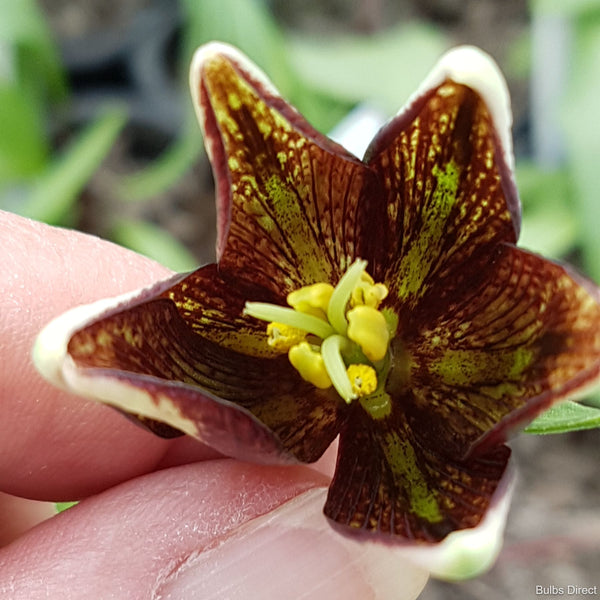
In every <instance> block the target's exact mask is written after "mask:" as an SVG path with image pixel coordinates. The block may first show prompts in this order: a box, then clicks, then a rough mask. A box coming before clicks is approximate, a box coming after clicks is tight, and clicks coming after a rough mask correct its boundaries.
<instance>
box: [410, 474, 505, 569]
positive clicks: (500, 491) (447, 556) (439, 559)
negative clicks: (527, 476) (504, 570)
mask: <svg viewBox="0 0 600 600" xmlns="http://www.w3.org/2000/svg"><path fill="white" fill-rule="evenodd" d="M515 481H516V474H515V469H514V467H513V466H512V463H509V465H508V467H507V469H506V472H505V473H504V475H503V477H502V479H501V480H500V483H499V485H498V487H497V488H496V492H495V493H494V495H493V497H492V501H491V503H490V507H489V508H488V510H487V512H486V514H485V515H484V517H483V519H482V521H481V523H479V525H477V527H473V528H472V529H463V530H461V531H455V532H453V533H451V534H450V535H448V536H447V537H446V538H445V539H444V540H443V541H441V542H440V543H439V544H436V545H432V546H411V547H406V548H405V551H406V557H407V558H408V559H410V560H411V561H412V562H414V563H415V564H417V565H419V566H421V567H423V568H425V569H427V570H428V571H429V572H430V573H431V575H432V576H433V577H436V578H438V579H445V580H448V581H461V580H464V579H471V578H473V577H477V576H478V575H481V574H482V573H484V572H485V571H487V570H489V569H490V568H491V567H492V565H493V564H494V562H495V561H496V559H497V558H498V554H499V553H500V550H501V549H502V543H503V539H504V528H505V525H506V518H507V515H508V509H509V506H510V501H511V498H512V494H513V491H514V487H515Z"/></svg>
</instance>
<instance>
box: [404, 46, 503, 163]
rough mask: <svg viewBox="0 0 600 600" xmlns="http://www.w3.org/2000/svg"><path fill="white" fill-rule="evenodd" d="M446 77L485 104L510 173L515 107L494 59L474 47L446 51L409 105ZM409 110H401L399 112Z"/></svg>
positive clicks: (461, 47)
mask: <svg viewBox="0 0 600 600" xmlns="http://www.w3.org/2000/svg"><path fill="white" fill-rule="evenodd" d="M446 79H451V80H452V81H455V82H456V83H462V84H463V85H466V86H468V87H470V88H472V89H474V90H475V91H476V92H477V93H478V94H479V95H480V96H481V97H482V98H483V100H484V102H485V103H486V105H487V107H488V110H489V111H490V114H491V117H492V120H493V121H494V125H495V127H496V130H497V132H498V135H499V136H500V143H501V144H502V148H503V151H504V159H505V160H506V165H507V166H508V168H509V169H510V171H511V172H513V171H514V168H515V159H514V154H513V145H512V134H511V128H512V110H511V106H510V95H509V93H508V87H507V85H506V80H505V79H504V75H503V74H502V71H500V68H499V67H498V65H497V64H496V62H495V61H494V59H493V58H492V57H491V56H490V55H489V54H487V53H485V52H483V50H480V49H479V48H476V47H475V46H458V47H456V48H452V49H451V50H449V51H448V52H446V54H444V55H443V56H442V57H441V58H440V60H439V61H438V62H437V64H436V65H435V66H434V67H433V69H432V70H431V71H430V73H429V75H427V77H426V78H425V79H424V80H423V82H422V83H421V85H420V86H419V87H418V88H417V91H416V92H415V93H414V94H413V95H412V96H411V97H410V98H409V100H408V102H407V104H406V106H407V107H410V106H411V105H412V104H413V103H414V102H415V100H417V99H418V98H420V97H421V96H423V94H425V93H426V92H428V91H429V90H431V89H433V88H435V87H437V86H438V85H440V84H442V83H443V82H444V81H445V80H446ZM405 110H406V109H402V110H401V111H400V113H399V114H401V113H403V112H404V111H405Z"/></svg>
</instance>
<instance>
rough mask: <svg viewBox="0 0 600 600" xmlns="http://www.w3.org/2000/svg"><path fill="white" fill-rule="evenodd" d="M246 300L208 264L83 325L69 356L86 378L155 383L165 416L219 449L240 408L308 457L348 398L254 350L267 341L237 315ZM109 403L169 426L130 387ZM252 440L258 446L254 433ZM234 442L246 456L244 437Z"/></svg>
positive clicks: (334, 426) (321, 446) (332, 429)
mask: <svg viewBox="0 0 600 600" xmlns="http://www.w3.org/2000/svg"><path fill="white" fill-rule="evenodd" d="M228 302H229V304H228ZM238 303H241V304H240V307H238V306H237V304H238ZM241 306H243V302H242V301H241V300H240V298H239V297H238V291H236V290H235V289H234V288H232V289H229V287H228V286H227V284H225V283H224V282H222V281H221V280H220V279H219V277H218V275H217V273H216V270H215V267H214V265H209V266H208V267H205V268H204V269H199V270H198V271H196V272H195V273H193V274H191V275H189V276H188V277H187V278H185V279H183V280H182V281H180V282H178V283H176V284H175V286H174V287H172V288H170V289H167V290H165V291H163V292H162V294H161V297H158V298H155V299H152V300H148V301H143V302H141V303H136V302H135V301H134V302H133V304H132V305H131V306H129V307H127V306H120V307H119V311H118V312H116V313H112V314H108V315H106V316H104V317H101V318H99V319H98V320H96V321H94V322H92V323H90V324H88V325H86V326H84V327H82V328H81V329H80V330H78V331H77V332H76V333H74V335H73V336H72V337H71V339H70V341H69V343H68V353H69V356H70V357H71V358H72V359H73V361H74V362H75V365H76V367H77V369H78V370H79V371H81V372H82V374H83V375H84V376H88V377H92V378H93V376H94V375H95V376H100V375H101V376H102V377H104V378H111V377H112V378H113V379H117V380H120V381H125V382H127V384H128V385H132V386H134V387H138V388H139V389H142V390H154V391H152V394H154V395H155V396H156V395H157V394H158V395H160V399H161V400H160V402H161V411H160V414H161V415H162V417H161V420H163V421H164V422H165V423H166V424H168V425H170V426H171V427H175V428H178V419H182V420H183V421H185V422H186V423H188V425H189V424H190V423H191V424H192V425H189V427H191V428H192V431H191V433H192V435H195V436H196V437H198V438H199V439H201V440H202V441H204V442H206V443H209V444H211V445H213V446H215V447H216V448H217V449H219V450H221V451H225V450H223V448H222V446H223V443H222V442H220V441H219V440H220V439H221V438H223V439H225V438H227V437H228V436H229V437H232V436H233V437H235V436H234V435H233V434H232V432H231V431H227V430H225V431H219V430H218V427H219V423H221V425H222V426H224V427H226V426H227V424H228V423H229V422H231V419H233V418H234V417H232V416H231V412H232V411H236V410H237V411H240V413H242V414H248V415H251V419H250V421H255V422H257V423H259V424H260V425H259V429H261V431H260V432H259V433H260V435H261V436H262V435H264V432H263V431H262V429H264V428H263V427H262V426H266V427H267V428H268V429H269V430H270V431H271V432H272V434H270V435H272V437H273V438H274V439H275V440H276V443H277V445H279V446H280V447H281V449H282V451H285V452H287V453H289V454H291V455H293V456H294V457H295V458H297V459H299V460H302V461H305V462H312V461H314V460H316V459H317V458H319V456H320V455H321V454H322V453H323V452H324V451H325V450H326V448H327V446H328V445H329V444H330V443H331V441H332V440H333V438H334V437H335V436H336V435H337V432H338V431H339V427H340V424H341V422H342V419H343V418H344V417H343V416H342V414H341V413H340V409H341V408H343V407H344V403H343V401H342V400H341V399H340V398H339V396H337V394H335V392H333V391H331V390H326V391H323V390H317V389H316V388H314V386H312V385H310V384H309V383H307V382H305V381H303V380H302V379H301V378H300V376H299V375H298V373H297V371H296V370H295V369H294V368H293V367H292V366H291V365H290V363H289V361H288V359H287V356H285V355H283V356H281V355H279V356H273V355H269V353H268V351H265V352H261V351H260V350H257V349H258V348H259V345H260V344H262V346H264V347H265V348H267V344H266V341H265V334H264V328H263V329H261V331H260V333H257V330H255V329H254V328H253V326H252V325H251V324H249V321H250V320H247V321H245V320H244V318H243V317H242V316H241ZM238 308H240V310H239V311H238V310H237V309H238ZM238 320H239V321H240V322H239V323H238ZM258 335H260V344H259V341H258V340H257V339H256V336H258ZM254 350H257V351H256V352H254ZM194 398H196V400H194ZM111 404H112V405H113V406H116V407H117V408H119V409H120V410H122V411H124V412H127V413H130V414H133V415H141V416H142V417H143V418H142V419H141V422H142V424H143V425H146V426H148V427H149V428H150V429H151V430H153V431H155V432H156V433H159V434H161V433H163V434H164V433H165V432H161V431H160V430H157V426H156V423H154V419H152V418H150V420H149V421H148V418H149V415H151V414H152V410H150V411H146V412H144V411H143V410H140V409H139V407H138V406H136V405H135V404H130V397H129V396H128V394H126V393H125V394H123V395H122V396H119V397H116V398H114V399H113V400H112V402H111ZM219 411H222V412H223V415H222V416H219ZM173 415H176V417H173V418H172V416H173ZM226 415H229V416H228V417H227V418H225V416H226ZM235 418H237V419H238V420H243V418H242V417H241V416H237V417H235ZM205 420H208V421H209V422H210V423H211V427H212V430H211V429H210V428H209V427H208V425H207V423H206V422H205ZM234 420H235V419H234ZM246 421H248V419H246ZM246 426H247V427H250V425H249V424H248V423H246ZM172 433H173V432H171V431H170V430H168V429H167V430H166V434H167V435H170V434H172ZM257 435H258V433H257ZM248 443H249V444H250V445H252V444H253V440H252V439H251V437H250V438H249V439H248ZM238 447H239V448H238V449H239V452H241V453H242V455H241V456H239V457H240V458H244V454H243V451H244V449H243V443H240V444H238ZM228 452H231V449H229V450H228ZM239 452H238V455H239Z"/></svg>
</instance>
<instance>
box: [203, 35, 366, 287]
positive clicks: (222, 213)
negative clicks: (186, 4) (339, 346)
mask: <svg viewBox="0 0 600 600" xmlns="http://www.w3.org/2000/svg"><path fill="white" fill-rule="evenodd" d="M191 88H192V95H193V97H194V101H195V102H194V103H195V106H196V110H197V112H198V118H199V120H200V123H201V125H202V127H203V130H204V134H205V140H206V146H207V151H208V153H209V155H210V157H211V162H212V164H213V169H214V174H215V179H216V184H217V203H218V211H217V213H218V230H219V240H218V248H217V251H218V260H219V267H220V269H221V271H222V272H225V271H229V270H233V271H235V274H236V277H237V278H238V279H244V280H247V281H251V282H252V283H253V284H259V285H261V286H262V287H264V288H267V289H271V290H274V291H277V292H279V293H280V294H281V295H282V296H283V295H285V294H286V293H287V292H289V291H292V290H293V289H295V288H298V287H301V286H302V285H306V284H309V283H314V282H317V281H334V282H335V281H337V279H339V276H340V275H341V273H342V272H343V271H344V270H345V269H346V268H347V267H348V266H349V265H350V263H351V262H352V261H353V259H354V258H355V256H358V255H360V252H361V249H360V248H359V247H358V244H360V240H361V239H365V240H366V238H367V237H368V235H367V233H366V227H367V225H368V223H367V222H366V220H365V219H362V218H360V214H359V209H360V207H359V198H360V197H361V195H363V194H364V193H365V190H366V189H367V188H368V187H369V186H371V185H375V181H374V175H373V173H372V172H370V170H369V169H368V168H367V167H366V166H365V165H364V164H362V163H361V161H359V160H358V159H357V158H356V157H354V156H353V155H351V154H350V153H348V152H347V151H346V150H344V149H343V148H342V147H341V146H339V145H338V144H336V143H335V142H333V141H331V140H329V139H328V138H326V137H325V136H323V135H321V134H320V133H318V132H317V131H316V130H314V129H313V128H312V127H311V126H310V125H309V124H308V123H307V122H306V121H304V119H303V118H302V117H301V116H300V115H299V114H298V113H297V112H296V110H295V109H293V108H292V107H291V106H290V105H288V104H286V103H285V101H284V100H282V98H281V97H280V96H279V95H278V93H277V92H276V90H275V89H274V88H273V86H272V84H270V82H269V81H268V80H267V79H266V77H265V76H264V74H262V73H261V72H260V71H259V70H258V69H257V68H256V67H255V66H254V65H253V64H252V63H251V62H250V61H249V60H248V59H246V58H245V57H244V56H243V55H241V54H240V53H239V52H238V51H236V50H235V49H233V48H231V47H230V46H227V45H224V44H218V43H212V44H208V45H207V46H203V47H202V48H200V49H199V50H198V52H197V53H196V55H195V57H194V61H193V64H192V69H191Z"/></svg>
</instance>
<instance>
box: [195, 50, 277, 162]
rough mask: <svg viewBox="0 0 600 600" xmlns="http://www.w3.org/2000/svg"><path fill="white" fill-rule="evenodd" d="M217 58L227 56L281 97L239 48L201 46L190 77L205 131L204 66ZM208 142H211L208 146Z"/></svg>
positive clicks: (196, 108)
mask: <svg viewBox="0 0 600 600" xmlns="http://www.w3.org/2000/svg"><path fill="white" fill-rule="evenodd" d="M216 56H226V57H227V58H228V59H229V60H230V61H231V62H233V64H235V65H238V66H239V67H241V68H242V69H243V70H244V71H246V72H247V73H248V74H249V75H251V76H252V78H253V79H255V80H256V81H258V82H259V83H260V84H261V85H262V86H263V87H264V89H265V90H266V91H267V92H268V93H269V94H272V95H273V96H281V94H280V93H279V90H277V88H276V87H275V86H274V85H273V83H272V82H271V80H270V79H269V78H268V77H267V75H266V74H265V73H264V71H262V70H261V69H259V68H258V66H256V65H255V64H254V63H253V62H252V61H251V60H250V59H249V58H248V57H247V56H246V55H245V54H243V53H242V52H240V51H239V50H238V49H237V48H235V47H234V46H231V45H230V44H226V43H224V42H208V43H207V44H204V45H202V46H200V47H199V48H198V49H197V50H196V52H195V53H194V56H193V58H192V62H191V65H190V77H189V83H190V92H191V94H192V104H193V105H194V111H195V113H196V118H197V119H198V122H199V123H200V125H201V126H202V130H203V131H204V129H205V127H204V123H205V114H204V110H203V109H202V102H201V101H200V79H201V76H202V66H203V65H204V64H205V63H207V62H209V61H210V59H211V58H213V57H216ZM207 141H208V142H209V143H208V144H207ZM204 143H205V145H206V151H207V153H208V156H209V158H210V159H211V162H212V159H213V157H214V154H215V153H214V152H213V150H212V147H211V140H210V139H207V138H206V137H205V140H204Z"/></svg>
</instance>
